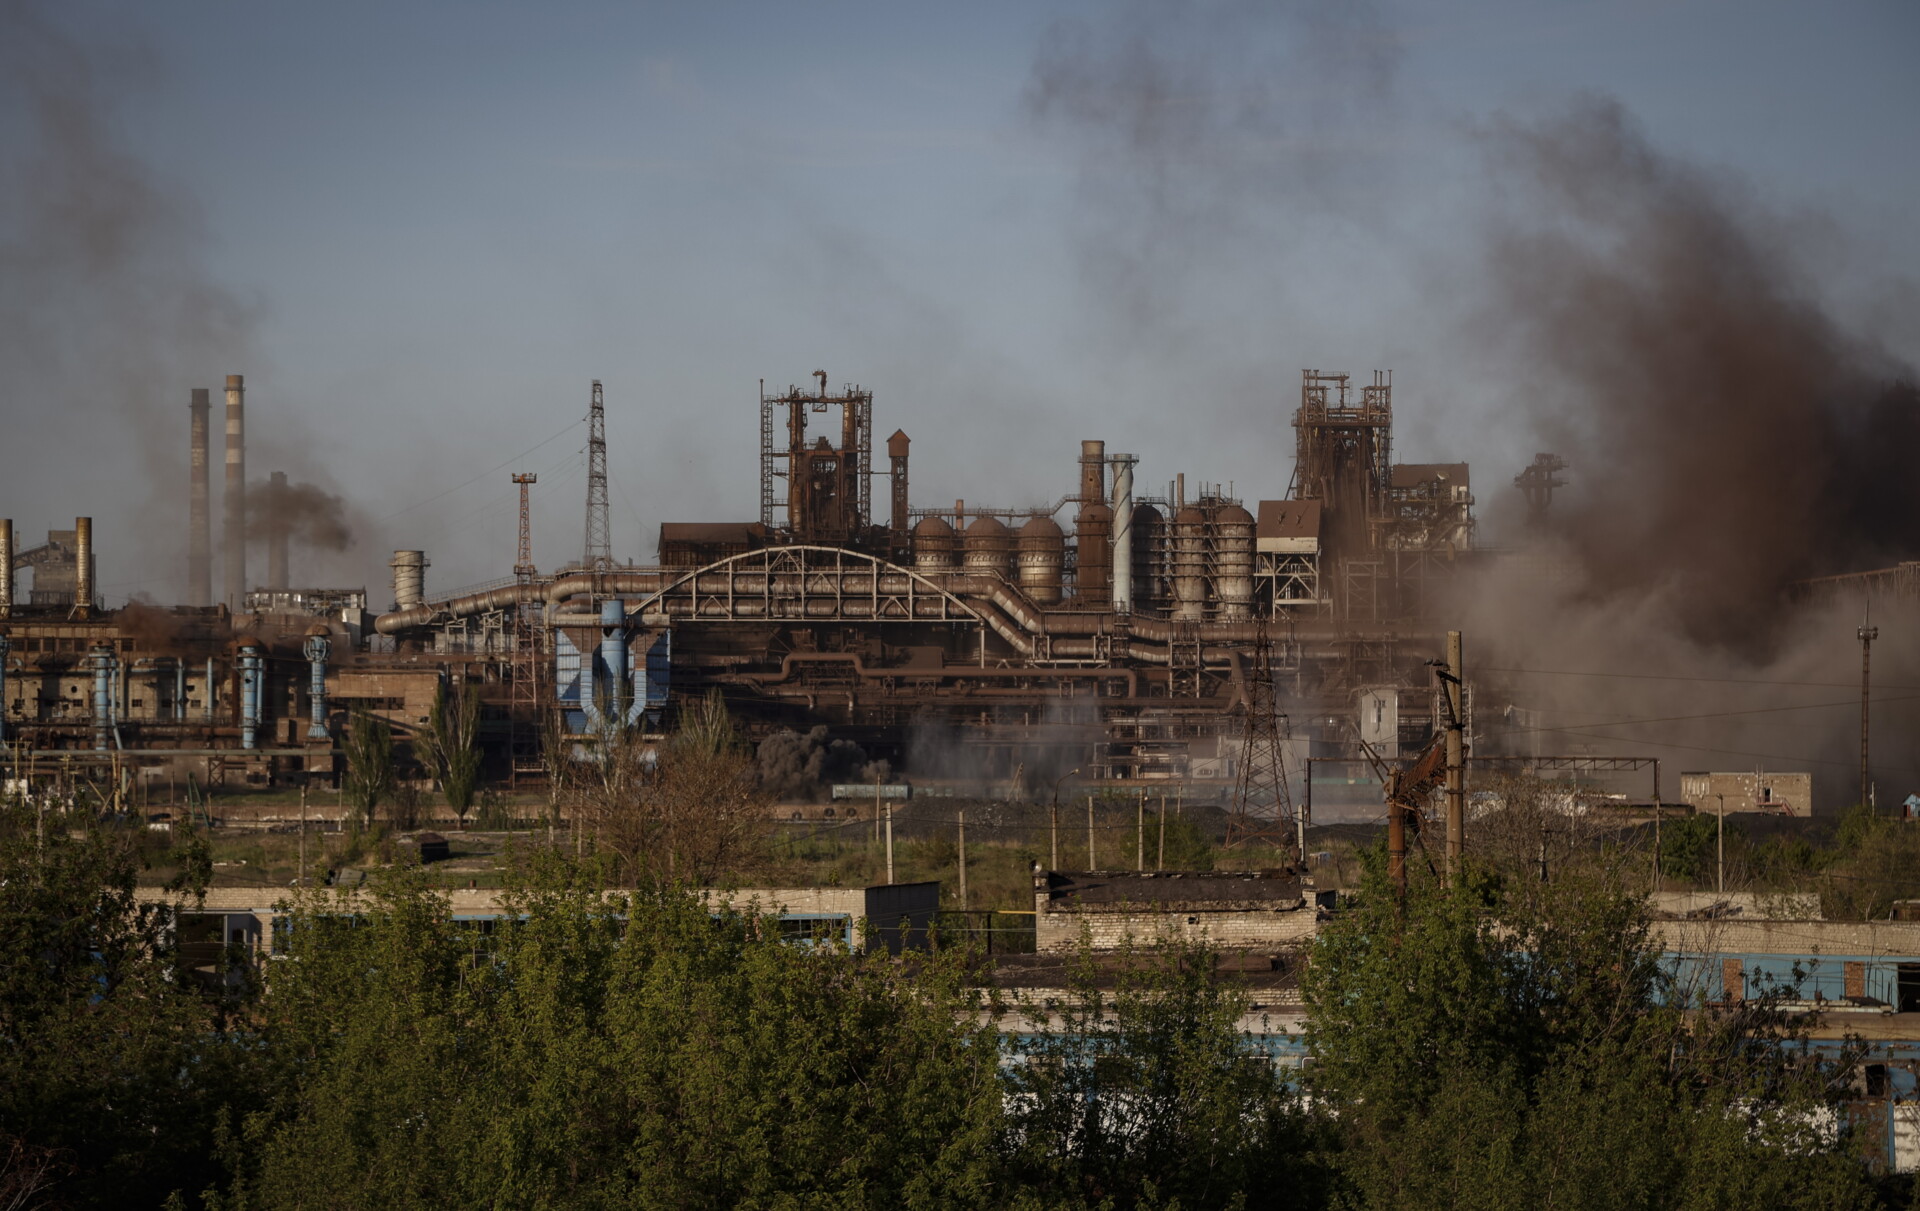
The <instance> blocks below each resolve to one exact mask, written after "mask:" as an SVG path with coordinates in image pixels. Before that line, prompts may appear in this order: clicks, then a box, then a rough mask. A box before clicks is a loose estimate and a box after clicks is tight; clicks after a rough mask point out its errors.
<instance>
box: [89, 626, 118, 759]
mask: <svg viewBox="0 0 1920 1211" xmlns="http://www.w3.org/2000/svg"><path fill="white" fill-rule="evenodd" d="M91 656H92V659H93V747H94V749H95V751H97V752H102V753H104V752H106V751H107V740H108V733H109V731H110V730H111V729H112V727H113V723H112V718H113V715H112V712H113V649H111V648H106V647H96V648H94V649H93V652H92V653H91Z"/></svg>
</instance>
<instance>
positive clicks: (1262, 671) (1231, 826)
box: [1227, 617, 1303, 862]
mask: <svg viewBox="0 0 1920 1211" xmlns="http://www.w3.org/2000/svg"><path fill="white" fill-rule="evenodd" d="M1283 718H1284V716H1282V715H1281V714H1280V712H1279V710H1278V708H1277V706H1276V703H1275V695H1274V689H1273V644H1272V642H1271V641H1270V640H1269V638H1268V636H1267V621H1266V619H1265V618H1264V617H1262V618H1257V619H1256V620H1255V626H1254V641H1253V662H1252V665H1251V667H1250V668H1249V669H1248V670H1247V724H1246V733H1245V737H1244V740H1243V742H1242V744H1241V748H1240V770H1239V777H1238V779H1237V780H1236V782H1235V784H1234V788H1233V814H1232V815H1231V816H1229V817H1228V819H1227V844H1228V845H1229V846H1233V845H1237V844H1240V843H1241V842H1246V841H1276V842H1278V843H1279V844H1281V845H1282V846H1285V847H1288V848H1292V849H1294V851H1295V853H1294V860H1295V861H1296V862H1300V861H1302V860H1303V857H1302V855H1301V854H1300V853H1299V850H1298V844H1299V836H1298V834H1297V831H1296V828H1295V823H1294V812H1293V795H1292V794H1291V792H1289V790H1288V789H1287V757H1286V748H1285V742H1284V737H1283V728H1282V726H1281V721H1282V719H1283Z"/></svg>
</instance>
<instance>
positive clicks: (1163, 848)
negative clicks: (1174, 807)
mask: <svg viewBox="0 0 1920 1211" xmlns="http://www.w3.org/2000/svg"><path fill="white" fill-rule="evenodd" d="M1153 869H1155V870H1165V869H1167V797H1166V796H1165V795H1161V796H1160V852H1159V854H1158V855H1157V856H1156V857H1155V858H1154V860H1153Z"/></svg>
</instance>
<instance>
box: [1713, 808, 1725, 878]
mask: <svg viewBox="0 0 1920 1211" xmlns="http://www.w3.org/2000/svg"><path fill="white" fill-rule="evenodd" d="M1714 798H1715V799H1718V800H1719V801H1720V820H1719V825H1718V827H1717V828H1716V830H1715V835H1714V842H1713V845H1714V859H1713V892H1714V894H1715V895H1725V894H1726V890H1727V797H1726V796H1725V795H1715V796H1714Z"/></svg>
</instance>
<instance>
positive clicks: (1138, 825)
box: [1133, 791, 1147, 870]
mask: <svg viewBox="0 0 1920 1211" xmlns="http://www.w3.org/2000/svg"><path fill="white" fill-rule="evenodd" d="M1135 809H1136V810H1135V811H1134V818H1133V833H1134V836H1133V839H1134V864H1133V868H1134V869H1135V870H1145V869H1147V792H1145V791H1141V792H1140V798H1139V800H1138V801H1137V803H1136V805H1135Z"/></svg>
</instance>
